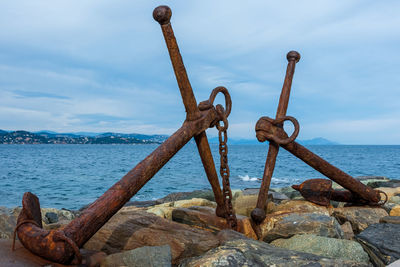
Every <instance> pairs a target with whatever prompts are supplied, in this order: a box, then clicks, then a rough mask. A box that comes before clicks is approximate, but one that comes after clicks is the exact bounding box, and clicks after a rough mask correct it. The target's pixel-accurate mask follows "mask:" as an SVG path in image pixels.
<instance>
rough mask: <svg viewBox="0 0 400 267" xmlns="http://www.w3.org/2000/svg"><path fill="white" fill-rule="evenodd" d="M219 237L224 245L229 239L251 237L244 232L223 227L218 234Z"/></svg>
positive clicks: (246, 238)
mask: <svg viewBox="0 0 400 267" xmlns="http://www.w3.org/2000/svg"><path fill="white" fill-rule="evenodd" d="M217 238H218V240H219V243H220V244H221V245H223V244H224V243H225V242H227V241H232V240H238V239H244V240H248V239H249V238H248V237H247V236H245V235H244V234H242V233H239V232H236V231H234V230H231V229H223V230H221V231H219V232H218V234H217Z"/></svg>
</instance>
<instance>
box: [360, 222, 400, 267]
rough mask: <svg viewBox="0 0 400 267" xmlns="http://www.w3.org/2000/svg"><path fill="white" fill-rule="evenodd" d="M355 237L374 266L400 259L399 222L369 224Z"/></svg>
mask: <svg viewBox="0 0 400 267" xmlns="http://www.w3.org/2000/svg"><path fill="white" fill-rule="evenodd" d="M356 239H357V241H358V242H360V243H361V245H362V246H363V247H364V249H365V250H366V251H367V253H368V254H369V255H370V258H371V261H372V262H373V263H374V264H375V265H376V266H385V265H387V264H390V263H393V262H394V261H396V260H398V259H400V224H391V223H378V224H373V225H370V226H369V227H368V228H367V229H365V230H364V231H363V232H361V233H360V234H358V235H357V236H356Z"/></svg>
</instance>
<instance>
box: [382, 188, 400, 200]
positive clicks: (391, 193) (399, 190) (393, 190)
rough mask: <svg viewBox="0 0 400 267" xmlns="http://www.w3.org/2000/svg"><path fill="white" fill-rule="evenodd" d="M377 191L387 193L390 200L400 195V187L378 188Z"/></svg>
mask: <svg viewBox="0 0 400 267" xmlns="http://www.w3.org/2000/svg"><path fill="white" fill-rule="evenodd" d="M376 190H381V191H383V192H385V193H386V194H387V196H388V198H389V199H390V198H392V197H393V196H396V195H398V194H400V187H393V188H392V187H378V188H376Z"/></svg>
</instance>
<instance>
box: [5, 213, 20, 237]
mask: <svg viewBox="0 0 400 267" xmlns="http://www.w3.org/2000/svg"><path fill="white" fill-rule="evenodd" d="M20 211H21V208H15V209H9V208H6V207H0V239H7V238H12V237H13V233H14V228H15V226H16V225H17V219H18V215H19V213H20Z"/></svg>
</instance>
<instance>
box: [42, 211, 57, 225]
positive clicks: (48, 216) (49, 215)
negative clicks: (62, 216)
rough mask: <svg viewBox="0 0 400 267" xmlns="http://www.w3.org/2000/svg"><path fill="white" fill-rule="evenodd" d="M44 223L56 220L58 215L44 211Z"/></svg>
mask: <svg viewBox="0 0 400 267" xmlns="http://www.w3.org/2000/svg"><path fill="white" fill-rule="evenodd" d="M43 220H44V222H45V223H46V224H50V223H56V222H58V215H57V213H55V212H46V214H45V215H44V218H43Z"/></svg>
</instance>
